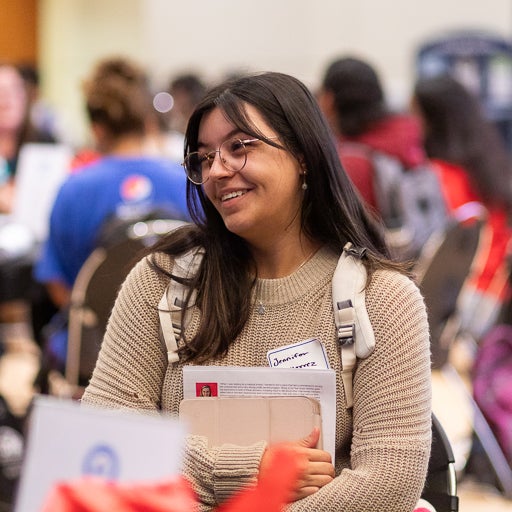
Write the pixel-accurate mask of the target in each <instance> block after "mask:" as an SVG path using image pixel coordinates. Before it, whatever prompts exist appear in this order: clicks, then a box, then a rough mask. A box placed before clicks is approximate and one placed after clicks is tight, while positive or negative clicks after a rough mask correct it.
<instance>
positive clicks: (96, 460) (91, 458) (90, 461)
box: [82, 444, 120, 480]
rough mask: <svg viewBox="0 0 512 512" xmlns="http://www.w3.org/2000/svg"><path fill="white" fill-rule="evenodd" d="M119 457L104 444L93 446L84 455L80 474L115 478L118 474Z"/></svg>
mask: <svg viewBox="0 0 512 512" xmlns="http://www.w3.org/2000/svg"><path fill="white" fill-rule="evenodd" d="M119 469H120V464H119V457H118V455H117V453H116V452H115V451H114V450H113V449H112V448H111V447H110V446H107V445H105V444H99V445H96V446H93V447H92V448H91V449H90V450H89V451H88V452H87V454H86V455H85V458H84V462H83V464H82V474H84V475H93V476H99V477H103V478H108V479H111V480H112V479H116V478H117V477H118V476H119Z"/></svg>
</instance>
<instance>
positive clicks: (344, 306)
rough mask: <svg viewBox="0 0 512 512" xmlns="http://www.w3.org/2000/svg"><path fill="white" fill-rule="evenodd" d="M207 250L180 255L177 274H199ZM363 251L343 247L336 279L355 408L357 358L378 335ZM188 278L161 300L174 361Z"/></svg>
mask: <svg viewBox="0 0 512 512" xmlns="http://www.w3.org/2000/svg"><path fill="white" fill-rule="evenodd" d="M203 254H204V253H203V251H202V250H200V249H199V250H194V251H190V252H188V253H186V254H184V255H183V256H180V257H178V258H176V260H175V263H174V267H173V275H175V276H176V277H178V278H181V279H184V280H186V279H187V278H190V276H193V275H195V273H196V272H197V270H198V269H199V265H200V263H201V260H202V257H203ZM363 255H364V249H357V248H355V247H353V246H352V244H351V243H347V244H346V245H345V247H344V248H343V251H342V253H341V256H340V259H339V261H338V264H337V266H336V270H335V271H334V276H333V280H332V297H333V309H334V320H335V323H336V334H337V338H338V344H339V348H340V355H341V364H342V371H341V378H342V381H343V387H344V388H345V396H346V400H347V408H351V407H352V405H353V393H352V377H353V372H354V368H355V364H356V359H357V358H360V359H364V358H366V357H368V356H369V355H370V354H371V353H372V352H373V349H374V347H375V336H374V333H373V328H372V326H371V323H370V319H369V317H368V312H367V311H366V303H365V284H366V268H365V267H364V265H363V263H362V262H361V258H362V257H363ZM181 279H180V280H181ZM185 282H186V281H185ZM185 282H179V281H177V280H175V279H172V280H171V281H170V283H169V285H168V286H167V288H166V290H165V291H164V294H163V295H162V298H161V300H160V303H159V304H158V315H159V319H160V335H161V338H162V340H163V342H164V343H165V347H166V349H167V358H168V362H169V363H170V364H173V363H176V362H178V361H179V354H178V344H177V340H178V339H179V337H180V336H181V332H182V329H181V310H182V308H183V306H184V304H185V298H186V296H187V294H188V291H189V290H188V287H187V285H186V284H185ZM193 302H194V297H193V296H192V297H191V303H193ZM185 321H186V319H185Z"/></svg>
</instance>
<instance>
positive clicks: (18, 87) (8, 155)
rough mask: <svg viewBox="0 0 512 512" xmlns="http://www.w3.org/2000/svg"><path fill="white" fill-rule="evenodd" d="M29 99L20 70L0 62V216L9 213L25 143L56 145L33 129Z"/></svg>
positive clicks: (46, 134) (48, 135)
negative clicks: (18, 163)
mask: <svg viewBox="0 0 512 512" xmlns="http://www.w3.org/2000/svg"><path fill="white" fill-rule="evenodd" d="M30 106H31V102H30V98H29V93H28V90H27V84H26V82H25V79H24V77H23V74H22V72H21V71H20V69H19V68H18V67H17V66H15V65H12V64H2V63H0V213H10V211H11V209H12V202H13V194H14V188H15V182H16V166H17V161H18V155H19V152H20V150H21V148H22V146H23V144H25V143H27V142H55V137H54V136H53V135H52V134H50V133H47V132H44V131H41V130H40V129H38V128H36V126H35V125H34V124H33V122H32V120H31V117H30Z"/></svg>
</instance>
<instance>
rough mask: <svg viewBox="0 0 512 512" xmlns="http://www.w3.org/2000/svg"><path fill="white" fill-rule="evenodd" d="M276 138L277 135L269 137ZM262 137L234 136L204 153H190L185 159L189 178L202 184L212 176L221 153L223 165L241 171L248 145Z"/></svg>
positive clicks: (197, 183)
mask: <svg viewBox="0 0 512 512" xmlns="http://www.w3.org/2000/svg"><path fill="white" fill-rule="evenodd" d="M269 138H275V137H269ZM255 142H260V139H244V140H242V139H239V138H236V137H234V138H232V139H228V140H225V141H224V142H223V143H222V144H221V145H220V146H219V149H217V150H214V151H209V152H208V153H202V152H200V151H194V152H193V153H189V154H188V155H187V156H186V157H185V160H184V161H183V164H182V165H183V167H184V168H185V172H186V173H187V178H188V179H189V180H190V181H191V182H192V183H194V184H195V185H202V184H203V183H206V182H207V181H208V178H209V177H210V169H211V168H212V165H213V162H214V161H215V155H216V154H217V153H219V158H220V161H221V162H222V165H223V166H224V167H225V168H226V169H227V170H228V171H230V172H239V171H241V170H242V169H243V168H244V167H245V164H246V163H247V147H248V146H250V145H251V144H254V143H255Z"/></svg>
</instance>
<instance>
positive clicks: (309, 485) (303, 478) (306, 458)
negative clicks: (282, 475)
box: [260, 428, 334, 501]
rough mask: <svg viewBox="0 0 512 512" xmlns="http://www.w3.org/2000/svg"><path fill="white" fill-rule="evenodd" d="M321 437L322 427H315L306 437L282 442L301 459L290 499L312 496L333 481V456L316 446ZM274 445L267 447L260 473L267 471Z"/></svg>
mask: <svg viewBox="0 0 512 512" xmlns="http://www.w3.org/2000/svg"><path fill="white" fill-rule="evenodd" d="M319 439H320V429H318V428H315V429H313V431H312V432H311V433H310V434H309V435H308V436H307V437H305V438H303V439H300V440H298V441H295V442H291V443H282V444H281V446H283V445H284V446H286V448H287V449H289V450H291V451H292V452H294V453H296V454H297V455H298V456H299V457H300V459H301V471H300V476H299V478H298V480H297V481H296V483H295V486H294V489H293V491H292V496H291V497H290V501H297V500H300V499H302V498H305V497H306V496H310V495H311V494H314V493H315V492H316V491H318V490H319V489H320V488H321V487H323V486H324V485H326V484H328V483H330V482H332V480H333V478H334V466H333V464H332V461H331V456H330V454H329V453H328V452H326V451H324V450H319V449H317V448H315V446H316V445H317V444H318V440H319ZM273 449H274V448H273V447H270V448H267V450H266V451H265V453H264V454H263V457H262V459H261V464H260V474H261V473H263V472H265V468H266V467H268V465H269V460H270V459H271V457H272V454H273Z"/></svg>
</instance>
